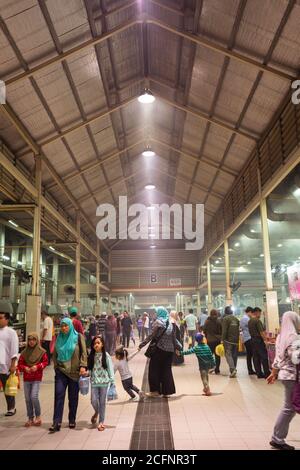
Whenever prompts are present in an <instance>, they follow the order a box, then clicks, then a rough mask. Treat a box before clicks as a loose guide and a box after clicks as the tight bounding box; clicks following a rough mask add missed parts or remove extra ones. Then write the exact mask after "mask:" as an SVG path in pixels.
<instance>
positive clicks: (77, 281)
mask: <svg viewBox="0 0 300 470" xmlns="http://www.w3.org/2000/svg"><path fill="white" fill-rule="evenodd" d="M76 235H77V245H76V266H75V291H76V292H75V304H76V306H78V307H79V306H80V264H81V259H80V213H79V211H78V212H77V213H76Z"/></svg>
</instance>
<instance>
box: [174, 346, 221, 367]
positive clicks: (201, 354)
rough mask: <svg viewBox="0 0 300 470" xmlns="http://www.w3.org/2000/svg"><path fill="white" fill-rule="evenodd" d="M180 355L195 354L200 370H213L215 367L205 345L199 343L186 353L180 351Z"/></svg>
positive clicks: (208, 349) (209, 351)
mask: <svg viewBox="0 0 300 470" xmlns="http://www.w3.org/2000/svg"><path fill="white" fill-rule="evenodd" d="M180 354H181V355H183V356H186V355H188V354H196V356H197V359H198V362H199V368H200V369H206V370H208V369H213V368H214V367H215V365H216V363H215V360H214V357H213V355H212V353H211V350H210V348H209V346H207V344H204V343H200V344H197V345H196V346H194V347H193V348H190V349H188V350H187V351H181V352H180Z"/></svg>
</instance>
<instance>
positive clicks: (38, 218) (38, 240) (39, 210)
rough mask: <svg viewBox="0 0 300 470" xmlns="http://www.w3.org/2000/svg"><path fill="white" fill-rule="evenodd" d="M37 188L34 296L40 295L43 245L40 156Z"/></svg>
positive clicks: (34, 239) (33, 269)
mask: <svg viewBox="0 0 300 470" xmlns="http://www.w3.org/2000/svg"><path fill="white" fill-rule="evenodd" d="M35 186H36V189H37V191H38V195H37V198H36V207H35V209H34V221H33V259H32V295H39V294H40V244H41V214H42V205H41V197H42V162H41V158H40V156H38V155H36V156H35Z"/></svg>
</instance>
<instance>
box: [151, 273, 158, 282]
mask: <svg viewBox="0 0 300 470" xmlns="http://www.w3.org/2000/svg"><path fill="white" fill-rule="evenodd" d="M150 280H151V283H154V282H157V277H156V274H155V273H151V274H150Z"/></svg>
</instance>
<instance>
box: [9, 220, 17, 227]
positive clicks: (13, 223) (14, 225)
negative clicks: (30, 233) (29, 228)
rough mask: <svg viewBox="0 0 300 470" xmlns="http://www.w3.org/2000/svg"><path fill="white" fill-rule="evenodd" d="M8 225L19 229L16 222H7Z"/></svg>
mask: <svg viewBox="0 0 300 470" xmlns="http://www.w3.org/2000/svg"><path fill="white" fill-rule="evenodd" d="M8 223H9V224H11V225H13V227H19V225H18V224H16V222H14V221H13V220H9V221H8Z"/></svg>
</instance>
